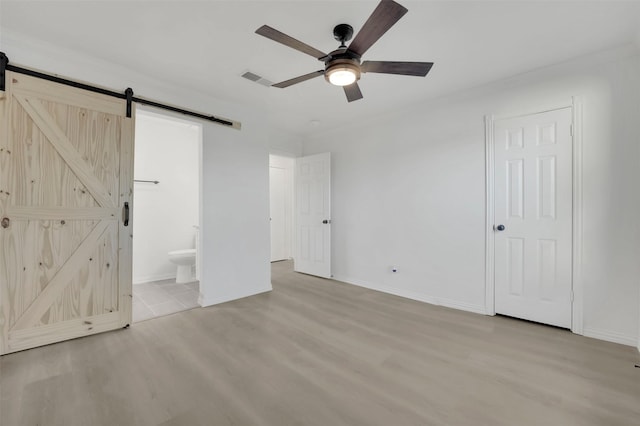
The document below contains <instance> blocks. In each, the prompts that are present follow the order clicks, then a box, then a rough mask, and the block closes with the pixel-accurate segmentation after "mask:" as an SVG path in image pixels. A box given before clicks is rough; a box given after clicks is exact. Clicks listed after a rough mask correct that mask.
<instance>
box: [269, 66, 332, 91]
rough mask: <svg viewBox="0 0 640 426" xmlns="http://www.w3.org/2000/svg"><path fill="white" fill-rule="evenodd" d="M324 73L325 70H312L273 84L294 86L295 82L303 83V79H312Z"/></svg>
mask: <svg viewBox="0 0 640 426" xmlns="http://www.w3.org/2000/svg"><path fill="white" fill-rule="evenodd" d="M323 74H324V70H319V71H314V72H310V73H309V74H305V75H301V76H300V77H296V78H292V79H291V80H287V81H282V82H280V83H276V84H272V86H273V87H279V88H281V89H284V88H285V87H289V86H293V85H294V84H298V83H302V82H303V81H307V80H311V79H312V78H316V77H320V76H321V75H323Z"/></svg>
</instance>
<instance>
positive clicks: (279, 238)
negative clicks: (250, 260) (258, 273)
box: [269, 167, 289, 262]
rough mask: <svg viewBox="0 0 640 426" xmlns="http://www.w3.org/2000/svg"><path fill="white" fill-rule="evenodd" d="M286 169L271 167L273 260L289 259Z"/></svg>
mask: <svg viewBox="0 0 640 426" xmlns="http://www.w3.org/2000/svg"><path fill="white" fill-rule="evenodd" d="M285 173H286V170H285V169H281V168H278V167H269V198H270V203H269V210H270V218H271V261H272V262H275V261H278V260H284V259H287V258H288V257H289V256H288V255H287V247H286V239H287V232H286V221H285V217H286V202H287V200H286V191H285V178H286V175H285Z"/></svg>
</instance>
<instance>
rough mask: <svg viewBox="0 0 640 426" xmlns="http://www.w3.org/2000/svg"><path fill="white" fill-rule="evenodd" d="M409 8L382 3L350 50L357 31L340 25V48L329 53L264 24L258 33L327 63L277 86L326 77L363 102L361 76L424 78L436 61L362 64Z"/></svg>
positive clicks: (335, 33) (387, 1) (349, 97)
mask: <svg viewBox="0 0 640 426" xmlns="http://www.w3.org/2000/svg"><path fill="white" fill-rule="evenodd" d="M407 11H408V10H407V9H406V8H405V7H404V6H402V5H400V4H398V3H396V2H395V1H392V0H382V1H380V4H378V6H377V7H376V9H375V10H374V11H373V13H372V14H371V16H369V19H367V22H365V23H364V25H363V26H362V28H361V29H360V32H359V33H358V34H357V35H356V37H355V38H354V39H353V41H352V42H351V44H350V45H349V47H347V46H346V45H345V42H347V41H349V40H351V37H352V36H353V28H352V27H351V25H348V24H340V25H337V26H336V27H335V28H334V29H333V36H334V38H335V39H336V40H338V41H339V42H340V47H338V49H336V50H334V51H333V52H331V53H329V54H327V53H324V52H322V51H320V50H318V49H316V48H314V47H311V46H309V45H308V44H305V43H303V42H301V41H299V40H296V39H295V38H293V37H290V36H288V35H286V34H284V33H281V32H280V31H278V30H276V29H274V28H271V27H269V26H268V25H263V26H261V27H260V28H258V29H257V30H256V34H259V35H261V36H263V37H266V38H268V39H271V40H273V41H277V42H278V43H282V44H284V45H285V46H289V47H291V48H293V49H296V50H298V51H300V52H302V53H306V54H307V55H311V56H313V57H314V58H316V59H318V60H319V61H322V62H324V65H325V67H324V69H322V70H318V71H314V72H312V73H309V74H305V75H301V76H299V77H295V78H292V79H290V80H286V81H283V82H280V83H276V84H274V85H273V87H279V88H285V87H289V86H292V85H294V84H297V83H301V82H303V81H307V80H310V79H312V78H315V77H319V76H321V75H324V78H325V79H326V80H327V81H328V82H329V83H331V84H334V85H336V86H343V88H344V93H345V95H347V100H348V101H349V102H353V101H357V100H358V99H362V92H361V91H360V87H359V86H358V80H359V79H360V74H361V73H366V72H374V73H382V74H400V75H413V76H420V77H424V76H426V75H427V73H428V72H429V70H430V69H431V67H432V66H433V62H394V61H364V62H360V59H361V58H362V55H364V53H365V52H366V51H367V50H369V48H370V47H371V46H373V44H374V43H375V42H376V41H378V39H379V38H380V37H382V35H383V34H384V33H386V32H387V31H388V30H389V28H391V27H392V26H393V25H394V24H395V23H396V22H398V21H399V20H400V18H402V17H403V16H404V14H405V13H407Z"/></svg>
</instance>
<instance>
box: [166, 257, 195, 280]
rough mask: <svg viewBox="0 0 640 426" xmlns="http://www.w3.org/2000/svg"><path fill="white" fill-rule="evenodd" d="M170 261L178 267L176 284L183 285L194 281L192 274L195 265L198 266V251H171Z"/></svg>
mask: <svg viewBox="0 0 640 426" xmlns="http://www.w3.org/2000/svg"><path fill="white" fill-rule="evenodd" d="M169 260H170V261H171V262H172V263H173V264H175V265H178V270H177V272H176V283H178V284H183V283H189V282H191V281H193V275H192V273H191V272H192V268H193V265H195V264H196V249H186V250H175V251H170V252H169Z"/></svg>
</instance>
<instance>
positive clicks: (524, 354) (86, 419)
mask: <svg viewBox="0 0 640 426" xmlns="http://www.w3.org/2000/svg"><path fill="white" fill-rule="evenodd" d="M273 287H274V290H273V292H271V293H266V294H262V295H258V296H254V297H249V298H246V299H242V300H238V301H234V302H230V303H225V304H222V305H218V306H214V307H209V308H202V309H193V310H190V311H186V312H180V313H177V314H173V315H170V316H165V317H161V318H157V319H152V320H149V321H144V322H140V323H136V324H134V325H133V326H132V328H131V329H128V330H121V331H115V332H110V333H105V334H102V335H96V336H91V337H86V338H82V339H77V340H73V341H69V342H64V343H60V344H55V345H50V346H47V347H43V348H37V349H32V350H29V351H25V352H21V353H15V354H10V355H6V356H4V357H2V358H1V359H0V374H1V378H0V424H1V425H2V426H14V425H34V426H35V425H41V426H47V425H64V426H75V425H78V426H95V425H110V426H111V425H118V426H126V425H164V426H168V425H175V426H189V425H207V426H209V425H214V426H219V425H220V426H221V425H273V426H285V425H321V426H338V425H366V426H374V425H384V426H402V425H473V426H481V425H491V426H497V425H509V426H512V425H518V426H524V425H554V426H555V425H562V426H567V425H580V426H587V425H602V426H605V425H606V426H613V425H638V424H640V369H638V368H634V364H635V363H638V361H639V356H638V352H637V350H636V349H635V348H632V347H626V346H621V345H616V344H612V343H607V342H602V341H598V340H594V339H588V338H584V337H581V336H577V335H573V334H571V333H570V332H568V331H565V330H560V329H556V328H552V327H546V326H543V325H538V324H533V323H528V322H524V321H518V320H514V319H509V318H504V317H486V316H482V315H476V314H471V313H466V312H461V311H456V310H452V309H447V308H442V307H436V306H431V305H428V304H424V303H420V302H414V301H411V300H407V299H402V298H400V297H395V296H391V295H387V294H383V293H378V292H375V291H370V290H366V289H362V288H359V287H355V286H351V285H347V284H342V283H339V282H335V281H331V280H323V279H318V278H314V277H311V276H306V275H300V274H296V273H293V272H292V271H291V263H290V262H279V263H275V264H273Z"/></svg>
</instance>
